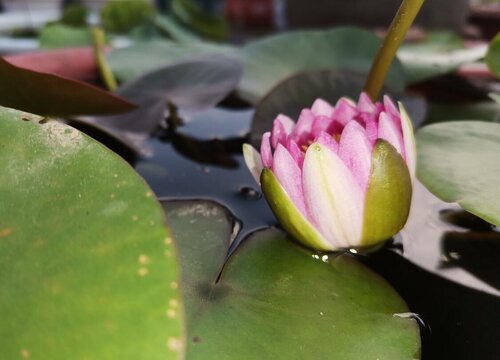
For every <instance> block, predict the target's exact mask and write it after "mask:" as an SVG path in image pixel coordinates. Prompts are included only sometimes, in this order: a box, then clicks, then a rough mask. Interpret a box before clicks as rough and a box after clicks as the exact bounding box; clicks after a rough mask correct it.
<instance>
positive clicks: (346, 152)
mask: <svg viewBox="0 0 500 360" xmlns="http://www.w3.org/2000/svg"><path fill="white" fill-rule="evenodd" d="M372 150H373V146H372V144H371V143H370V142H369V141H368V138H367V136H366V131H365V129H363V127H362V126H361V125H359V124H358V123H357V122H356V121H351V122H349V124H347V126H346V127H345V129H344V131H343V132H342V137H341V138H340V144H339V156H340V158H341V159H342V161H343V162H344V163H345V164H346V165H347V167H348V168H349V170H351V172H352V174H353V176H354V178H355V179H356V182H357V183H358V184H359V186H360V188H361V190H362V191H363V193H365V192H366V189H367V186H368V181H369V178H370V171H371V158H372Z"/></svg>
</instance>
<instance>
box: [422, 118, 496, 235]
mask: <svg viewBox="0 0 500 360" xmlns="http://www.w3.org/2000/svg"><path fill="white" fill-rule="evenodd" d="M417 146H418V151H417V153H418V169H417V173H418V177H419V179H420V180H421V181H422V182H423V183H424V185H425V186H426V187H427V188H428V189H429V190H430V191H431V192H432V193H433V194H434V195H436V196H437V197H439V198H441V199H442V200H444V201H447V202H458V204H459V205H460V206H462V207H463V208H464V209H465V210H467V211H469V212H471V213H473V214H474V215H476V216H479V217H480V218H482V219H484V220H486V221H488V222H490V223H492V224H495V225H500V202H499V201H498V199H499V198H500V189H499V187H498V181H497V180H498V178H499V177H500V161H499V154H500V124H494V123H487V122H482V121H461V122H456V121H454V122H446V123H440V124H434V125H429V126H426V127H424V128H422V129H421V130H420V131H419V132H418V133H417Z"/></svg>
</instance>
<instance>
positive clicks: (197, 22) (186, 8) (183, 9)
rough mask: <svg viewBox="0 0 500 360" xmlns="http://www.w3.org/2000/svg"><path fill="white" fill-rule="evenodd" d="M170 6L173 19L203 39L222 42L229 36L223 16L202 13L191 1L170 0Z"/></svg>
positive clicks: (197, 5)
mask: <svg viewBox="0 0 500 360" xmlns="http://www.w3.org/2000/svg"><path fill="white" fill-rule="evenodd" d="M170 6H171V12H172V15H173V16H174V18H176V19H178V20H179V21H180V22H181V23H182V24H184V25H185V26H186V27H188V28H190V29H193V30H194V31H196V32H197V33H198V34H200V35H201V36H203V37H206V38H209V39H214V40H223V39H225V38H226V37H227V36H228V34H229V25H228V23H227V21H226V19H225V18H224V17H223V16H220V15H217V14H211V13H207V12H206V11H203V9H202V8H201V7H200V5H199V3H197V2H195V1H193V0H172V1H171V5H170Z"/></svg>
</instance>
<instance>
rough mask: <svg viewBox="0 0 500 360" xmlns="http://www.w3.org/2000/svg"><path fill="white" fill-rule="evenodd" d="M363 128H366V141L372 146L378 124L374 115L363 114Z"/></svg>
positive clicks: (375, 138)
mask: <svg viewBox="0 0 500 360" xmlns="http://www.w3.org/2000/svg"><path fill="white" fill-rule="evenodd" d="M364 122H365V129H366V137H367V138H368V141H369V142H370V144H371V145H372V146H373V145H375V142H376V141H377V139H378V137H379V136H378V124H377V119H376V117H375V116H369V115H367V116H365V119H364Z"/></svg>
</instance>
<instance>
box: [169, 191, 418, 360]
mask: <svg viewBox="0 0 500 360" xmlns="http://www.w3.org/2000/svg"><path fill="white" fill-rule="evenodd" d="M164 206H165V207H166V209H167V214H168V218H169V222H170V224H171V226H172V233H173V235H174V238H176V240H177V243H178V246H179V254H180V261H181V267H182V271H181V272H182V282H181V283H182V287H183V289H184V298H185V304H186V311H187V331H188V339H187V341H188V345H187V346H188V347H187V358H188V359H261V358H266V359H301V358H304V359H305V358H307V359H343V360H348V359H356V360H362V359H377V358H379V359H397V360H402V359H415V358H418V357H419V331H418V326H417V324H416V322H415V321H414V320H411V319H409V318H408V316H407V314H404V313H406V312H407V311H408V308H407V306H406V305H405V303H404V302H403V301H402V299H401V298H400V297H399V296H398V295H397V294H396V292H395V291H394V290H393V289H392V288H391V287H390V286H389V285H388V284H387V283H386V282H385V281H384V280H383V279H382V278H380V277H379V276H377V275H376V274H374V273H373V272H371V271H370V270H368V269H367V268H366V267H364V266H363V265H361V264H360V263H358V262H357V261H356V260H355V259H354V258H352V257H350V256H342V255H340V256H331V257H330V258H329V257H328V256H326V255H324V256H322V255H316V254H314V253H311V252H309V251H307V250H304V249H302V248H299V247H298V246H297V245H295V244H293V243H292V242H291V241H289V239H287V237H286V235H285V234H284V233H283V232H281V231H279V230H276V229H268V230H264V231H261V232H257V233H255V234H254V235H251V236H250V238H249V239H247V241H246V242H245V243H244V244H243V245H242V246H241V247H240V248H239V249H238V250H236V252H235V254H234V255H233V257H232V258H231V259H230V260H229V263H228V264H227V265H226V267H225V269H224V271H223V273H222V277H221V279H220V281H219V282H218V283H215V280H216V278H217V274H218V273H219V270H220V268H221V266H222V264H223V262H224V257H225V254H226V251H227V249H228V246H229V239H230V234H231V232H232V231H233V224H232V218H230V217H229V216H228V214H227V213H226V212H225V210H224V209H223V208H222V207H221V206H219V205H216V204H214V203H210V202H202V201H181V202H166V203H164ZM401 313H403V314H401Z"/></svg>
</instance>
